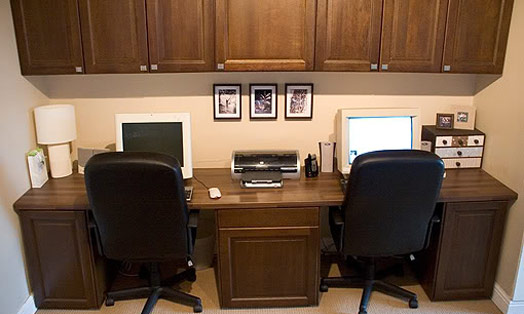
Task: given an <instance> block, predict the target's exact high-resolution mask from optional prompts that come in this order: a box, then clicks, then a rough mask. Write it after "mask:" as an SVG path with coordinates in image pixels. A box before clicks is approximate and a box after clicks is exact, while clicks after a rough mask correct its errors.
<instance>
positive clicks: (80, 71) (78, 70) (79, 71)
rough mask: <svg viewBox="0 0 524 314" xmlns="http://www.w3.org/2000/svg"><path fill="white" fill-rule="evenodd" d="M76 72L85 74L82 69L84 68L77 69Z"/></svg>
mask: <svg viewBox="0 0 524 314" xmlns="http://www.w3.org/2000/svg"><path fill="white" fill-rule="evenodd" d="M75 72H76V73H84V69H82V67H75Z"/></svg>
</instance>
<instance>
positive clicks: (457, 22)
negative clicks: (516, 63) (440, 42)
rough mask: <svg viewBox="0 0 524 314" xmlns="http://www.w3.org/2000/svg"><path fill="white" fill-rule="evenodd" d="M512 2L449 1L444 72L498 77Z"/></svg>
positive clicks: (505, 0) (509, 0) (489, 0)
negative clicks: (484, 74) (489, 74)
mask: <svg viewBox="0 0 524 314" xmlns="http://www.w3.org/2000/svg"><path fill="white" fill-rule="evenodd" d="M512 10H513V0H450V8H449V17H448V28H447V32H446V47H445V51H444V68H443V71H444V72H455V73H492V74H500V73H502V70H503V66H504V58H505V55H506V44H507V42H508V33H509V25H510V20H511V12H512Z"/></svg>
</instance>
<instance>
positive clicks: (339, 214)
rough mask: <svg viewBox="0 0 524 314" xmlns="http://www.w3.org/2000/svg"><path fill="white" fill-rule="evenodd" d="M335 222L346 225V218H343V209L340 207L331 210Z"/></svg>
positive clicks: (338, 224)
mask: <svg viewBox="0 0 524 314" xmlns="http://www.w3.org/2000/svg"><path fill="white" fill-rule="evenodd" d="M331 215H332V219H333V223H334V224H335V225H337V226H344V220H343V219H342V211H341V210H340V208H339V209H338V210H333V211H332V212H331Z"/></svg>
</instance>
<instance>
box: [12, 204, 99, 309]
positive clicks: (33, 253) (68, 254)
mask: <svg viewBox="0 0 524 314" xmlns="http://www.w3.org/2000/svg"><path fill="white" fill-rule="evenodd" d="M20 220H21V226H22V233H23V240H24V246H25V255H26V257H27V268H28V273H29V279H30V281H31V287H32V288H33V293H34V297H35V304H36V306H37V307H38V308H55V309H56V308H69V309H75V308H76V309H89V308H98V307H99V306H100V304H101V303H102V300H103V298H102V296H103V292H104V291H100V289H101V288H100V287H101V286H100V285H99V281H100V280H103V278H96V277H95V274H96V272H97V271H96V267H95V261H94V255H93V253H92V248H91V247H90V245H89V243H90V239H89V233H88V230H87V220H86V217H85V213H84V212H45V211H41V212H26V211H24V212H21V213H20Z"/></svg>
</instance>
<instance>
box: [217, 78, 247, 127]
mask: <svg viewBox="0 0 524 314" xmlns="http://www.w3.org/2000/svg"><path fill="white" fill-rule="evenodd" d="M213 93H214V97H213V117H214V119H215V120H241V119H242V85H241V84H213Z"/></svg>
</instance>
